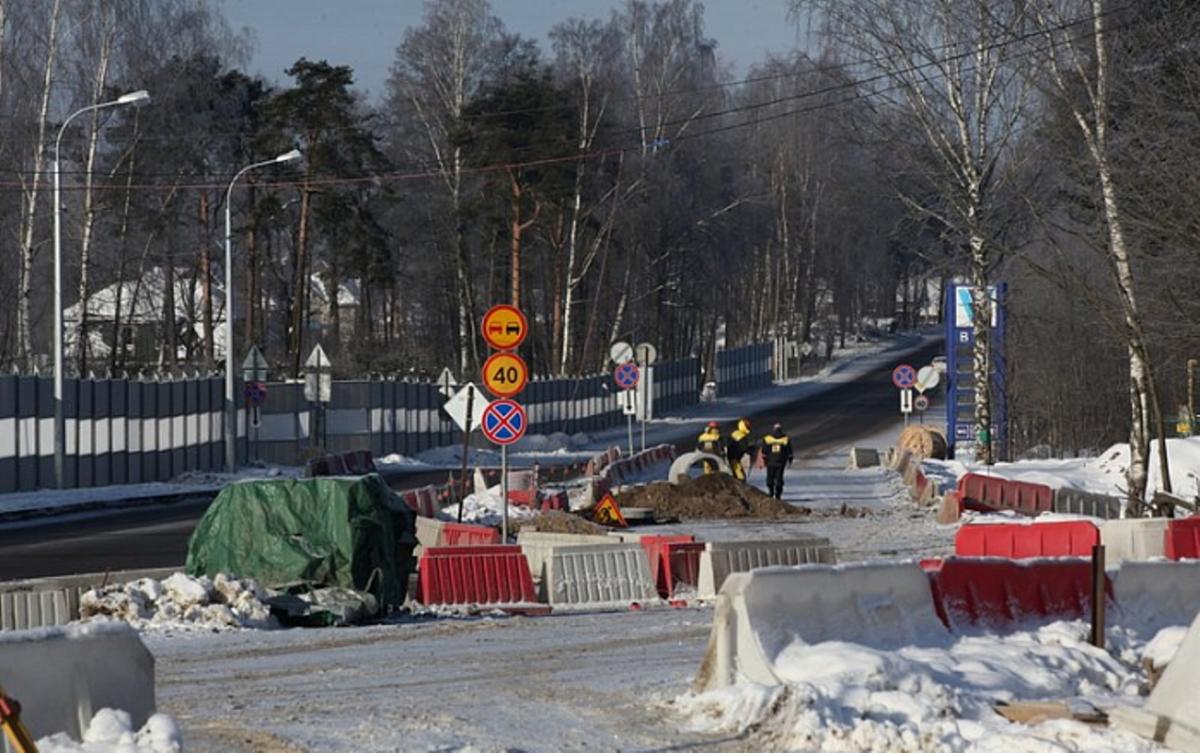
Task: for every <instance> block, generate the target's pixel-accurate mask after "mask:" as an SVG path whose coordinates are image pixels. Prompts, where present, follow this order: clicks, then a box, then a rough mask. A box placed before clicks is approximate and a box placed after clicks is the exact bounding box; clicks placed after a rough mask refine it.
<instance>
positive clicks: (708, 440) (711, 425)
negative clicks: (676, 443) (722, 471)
mask: <svg viewBox="0 0 1200 753" xmlns="http://www.w3.org/2000/svg"><path fill="white" fill-rule="evenodd" d="M696 449H697V450H699V451H700V452H707V453H708V454H709V455H716V456H717V457H721V427H720V426H718V425H717V422H716V421H709V422H708V426H706V427H704V433H703V434H701V435H700V437H699V438H698V439H697V440H696ZM716 471H717V464H716V463H714V462H712V461H711V460H705V461H704V472H705V473H716Z"/></svg>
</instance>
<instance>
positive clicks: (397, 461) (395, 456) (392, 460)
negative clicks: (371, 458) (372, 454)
mask: <svg viewBox="0 0 1200 753" xmlns="http://www.w3.org/2000/svg"><path fill="white" fill-rule="evenodd" d="M375 465H377V466H379V465H396V466H415V467H421V466H424V465H425V463H422V462H421V461H420V460H417V459H416V458H410V457H409V456H407V455H401V454H400V453H398V452H393V453H392V454H390V455H384V456H383V457H381V458H375Z"/></svg>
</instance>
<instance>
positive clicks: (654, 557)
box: [638, 534, 696, 596]
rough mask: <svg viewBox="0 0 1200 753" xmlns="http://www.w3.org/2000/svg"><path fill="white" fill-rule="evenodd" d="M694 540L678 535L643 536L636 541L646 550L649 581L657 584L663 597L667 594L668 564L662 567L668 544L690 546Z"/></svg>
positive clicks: (690, 537)
mask: <svg viewBox="0 0 1200 753" xmlns="http://www.w3.org/2000/svg"><path fill="white" fill-rule="evenodd" d="M695 540H696V537H695V536H691V535H689V534H678V535H674V536H643V537H641V538H640V539H638V543H639V544H641V545H642V548H643V549H645V550H646V558H647V559H649V560H650V580H652V581H654V582H655V583H656V584H658V591H659V593H660V594H662V595H663V596H666V595H667V593H668V587H667V585H666V581H667V580H669V577H668V575H669V572H668V571H669V569H670V567H669V563H668V566H667V567H663V563H664V561H665V554H666V547H667V545H669V544H690V543H692V542H694V541H695Z"/></svg>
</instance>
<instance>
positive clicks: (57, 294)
mask: <svg viewBox="0 0 1200 753" xmlns="http://www.w3.org/2000/svg"><path fill="white" fill-rule="evenodd" d="M68 120H70V118H68ZM66 127H67V124H66V123H63V128H66ZM59 141H62V131H61V130H60V131H59V132H58V141H56V142H54V485H55V486H56V487H57V488H59V489H63V488H65V483H64V482H65V479H64V466H65V465H66V455H67V428H66V427H67V420H66V415H65V414H64V413H63V284H62V196H61V190H62V172H61V170H60V169H59V161H58V146H59ZM82 305H87V304H86V302H83V303H82Z"/></svg>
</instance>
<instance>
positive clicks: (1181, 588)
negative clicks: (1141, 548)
mask: <svg viewBox="0 0 1200 753" xmlns="http://www.w3.org/2000/svg"><path fill="white" fill-rule="evenodd" d="M1113 599H1114V600H1115V601H1116V602H1117V609H1118V614H1119V618H1120V621H1121V622H1122V623H1124V624H1145V625H1150V626H1153V627H1155V628H1158V627H1166V626H1168V625H1187V624H1189V623H1191V621H1192V620H1193V619H1194V618H1195V617H1196V614H1197V613H1200V561H1196V560H1191V561H1187V562H1169V561H1158V562H1133V561H1128V560H1127V561H1126V562H1124V563H1122V565H1121V569H1120V570H1119V571H1118V572H1117V577H1116V578H1115V579H1114V581H1113Z"/></svg>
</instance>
